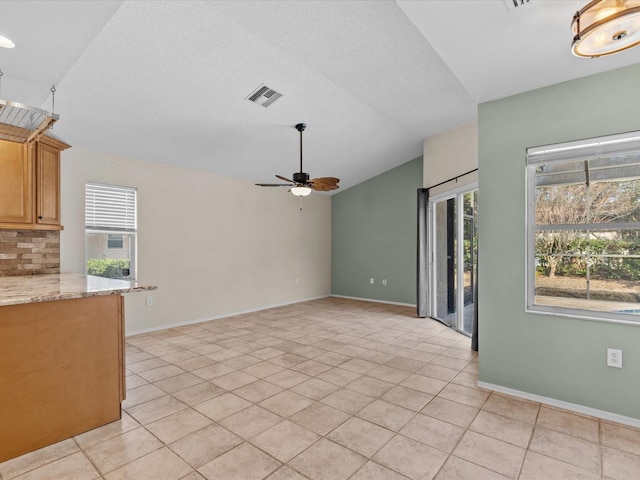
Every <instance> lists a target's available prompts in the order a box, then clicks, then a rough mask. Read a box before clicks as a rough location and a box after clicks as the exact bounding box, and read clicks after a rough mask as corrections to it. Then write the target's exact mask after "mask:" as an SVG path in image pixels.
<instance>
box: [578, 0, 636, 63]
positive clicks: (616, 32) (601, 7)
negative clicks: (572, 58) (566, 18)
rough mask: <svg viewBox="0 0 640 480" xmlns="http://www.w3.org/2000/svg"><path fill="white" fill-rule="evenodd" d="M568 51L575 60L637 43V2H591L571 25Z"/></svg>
mask: <svg viewBox="0 0 640 480" xmlns="http://www.w3.org/2000/svg"><path fill="white" fill-rule="evenodd" d="M571 30H572V31H573V34H574V37H573V42H572V44H571V51H572V52H573V54H574V55H576V56H578V57H588V58H594V57H601V56H603V55H610V54H612V53H617V52H621V51H623V50H626V49H628V48H631V47H635V46H636V45H638V44H640V0H595V1H592V2H589V3H587V5H585V6H584V8H583V9H582V10H579V11H578V12H576V14H575V15H574V16H573V21H572V22H571Z"/></svg>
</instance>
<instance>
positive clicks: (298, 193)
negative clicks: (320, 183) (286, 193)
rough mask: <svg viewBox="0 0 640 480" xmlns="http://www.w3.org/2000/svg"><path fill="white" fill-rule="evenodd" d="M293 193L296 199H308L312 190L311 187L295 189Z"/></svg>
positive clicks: (292, 190)
mask: <svg viewBox="0 0 640 480" xmlns="http://www.w3.org/2000/svg"><path fill="white" fill-rule="evenodd" d="M291 193H293V194H294V195H295V196H296V197H306V196H307V195H309V194H310V193H311V189H310V188H309V187H293V188H292V189H291Z"/></svg>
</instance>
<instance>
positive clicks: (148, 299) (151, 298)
mask: <svg viewBox="0 0 640 480" xmlns="http://www.w3.org/2000/svg"><path fill="white" fill-rule="evenodd" d="M151 305H153V297H152V296H148V297H147V307H150V306H151Z"/></svg>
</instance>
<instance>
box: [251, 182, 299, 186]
mask: <svg viewBox="0 0 640 480" xmlns="http://www.w3.org/2000/svg"><path fill="white" fill-rule="evenodd" d="M256 186H258V187H295V183H256Z"/></svg>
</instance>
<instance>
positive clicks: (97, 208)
mask: <svg viewBox="0 0 640 480" xmlns="http://www.w3.org/2000/svg"><path fill="white" fill-rule="evenodd" d="M84 204H85V214H84V217H85V226H86V228H88V229H99V230H114V231H122V232H135V231H136V226H137V219H136V189H135V188H132V187H121V186H117V185H102V184H98V183H87V184H86V185H85V194H84Z"/></svg>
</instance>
